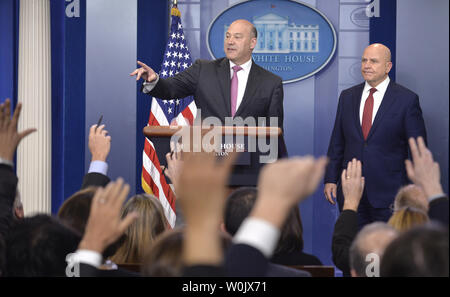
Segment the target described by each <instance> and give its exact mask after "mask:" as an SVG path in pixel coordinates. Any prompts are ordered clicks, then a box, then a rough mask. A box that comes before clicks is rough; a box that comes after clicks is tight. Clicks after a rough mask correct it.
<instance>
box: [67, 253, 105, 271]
mask: <svg viewBox="0 0 450 297" xmlns="http://www.w3.org/2000/svg"><path fill="white" fill-rule="evenodd" d="M102 259H103V257H102V255H101V254H100V253H98V252H94V251H90V250H77V251H76V252H75V253H74V254H71V255H70V256H69V257H67V262H68V263H83V264H88V265H91V266H94V267H95V268H98V267H100V265H101V264H102Z"/></svg>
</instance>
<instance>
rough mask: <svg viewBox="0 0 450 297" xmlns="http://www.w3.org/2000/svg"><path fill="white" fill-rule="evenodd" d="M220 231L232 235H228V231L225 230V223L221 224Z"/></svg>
mask: <svg viewBox="0 0 450 297" xmlns="http://www.w3.org/2000/svg"><path fill="white" fill-rule="evenodd" d="M220 231H222V232H224V233H226V234H230V233H228V231H227V229H225V224H224V223H223V222H222V223H220ZM230 236H231V235H230Z"/></svg>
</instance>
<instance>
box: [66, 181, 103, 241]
mask: <svg viewBox="0 0 450 297" xmlns="http://www.w3.org/2000/svg"><path fill="white" fill-rule="evenodd" d="M97 189H98V188H97V187H89V188H86V189H83V190H80V191H78V192H76V193H74V194H73V195H72V196H70V197H69V198H68V199H67V200H66V201H64V203H63V204H62V205H61V207H60V208H59V211H58V218H59V220H60V221H61V222H62V223H63V224H64V225H66V226H67V227H69V228H72V229H74V230H76V231H77V232H78V233H80V234H81V235H82V234H84V230H85V229H86V224H87V221H88V218H89V213H90V212H91V203H92V199H93V198H94V195H95V192H96V191H97Z"/></svg>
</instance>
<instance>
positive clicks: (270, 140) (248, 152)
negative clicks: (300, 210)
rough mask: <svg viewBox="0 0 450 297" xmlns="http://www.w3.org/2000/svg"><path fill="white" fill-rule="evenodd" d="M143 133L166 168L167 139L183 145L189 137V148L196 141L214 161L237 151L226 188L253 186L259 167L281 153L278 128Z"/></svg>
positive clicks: (195, 128) (150, 129) (151, 128)
mask: <svg viewBox="0 0 450 297" xmlns="http://www.w3.org/2000/svg"><path fill="white" fill-rule="evenodd" d="M143 132H144V135H145V136H146V137H147V138H149V139H150V140H151V141H152V142H153V145H154V147H155V151H156V153H157V156H158V159H159V162H160V164H161V165H164V166H167V161H166V154H167V153H169V152H170V151H171V149H170V142H171V140H172V141H173V142H175V141H178V140H180V139H181V140H182V141H181V143H183V145H184V144H186V140H187V139H188V138H189V141H190V144H191V145H192V143H194V141H196V142H195V143H197V145H199V143H198V140H199V139H200V140H201V141H202V145H204V147H205V146H206V147H209V148H210V149H211V148H212V147H214V149H215V152H214V153H215V154H216V156H217V157H218V158H220V157H221V156H223V155H226V154H227V153H228V152H229V151H230V150H231V149H235V150H236V151H239V152H240V154H239V156H238V158H237V160H236V162H235V165H234V167H233V171H232V174H231V176H230V179H229V181H228V186H229V187H230V188H235V187H241V186H256V185H257V182H258V176H259V172H260V170H261V168H262V167H263V166H264V165H265V164H267V163H270V162H274V161H275V160H277V159H278V158H280V157H283V156H284V154H285V146H284V140H283V138H282V130H281V129H280V128H278V127H247V126H245V127H236V126H233V127H228V126H211V127H205V126H202V127H200V126H146V127H145V128H144V129H143ZM211 140H212V142H211ZM205 143H206V145H205ZM191 150H192V146H191ZM197 151H198V150H197Z"/></svg>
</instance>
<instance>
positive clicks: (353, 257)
mask: <svg viewBox="0 0 450 297" xmlns="http://www.w3.org/2000/svg"><path fill="white" fill-rule="evenodd" d="M397 235H398V232H397V231H396V230H395V229H394V228H392V227H391V226H389V225H388V224H386V223H382V222H376V223H372V224H369V225H366V226H365V227H364V228H362V229H361V231H359V233H358V235H357V236H356V238H355V239H354V240H353V242H352V245H351V247H350V269H351V270H352V275H353V276H361V277H363V276H367V274H366V269H367V267H368V264H369V263H371V259H372V257H371V255H372V256H374V257H377V258H378V259H381V258H382V256H383V253H384V250H385V248H386V247H387V246H388V245H389V244H390V243H391V241H392V240H393V239H394V238H396V237H397ZM368 257H369V258H368Z"/></svg>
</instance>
